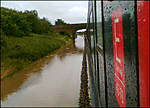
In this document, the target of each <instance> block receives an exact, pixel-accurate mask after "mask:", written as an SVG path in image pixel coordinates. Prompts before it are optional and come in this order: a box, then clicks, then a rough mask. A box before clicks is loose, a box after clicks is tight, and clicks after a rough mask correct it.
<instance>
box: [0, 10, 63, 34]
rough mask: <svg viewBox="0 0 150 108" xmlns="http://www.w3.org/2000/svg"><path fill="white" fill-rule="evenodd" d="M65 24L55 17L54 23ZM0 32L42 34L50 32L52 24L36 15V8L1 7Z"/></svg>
mask: <svg viewBox="0 0 150 108" xmlns="http://www.w3.org/2000/svg"><path fill="white" fill-rule="evenodd" d="M60 24H66V23H65V22H64V21H63V20H62V19H57V20H56V21H55V25H60ZM0 28H1V34H2V35H6V36H18V37H21V36H26V35H29V34H30V33H36V34H43V33H48V32H52V31H53V30H52V24H51V22H50V21H48V19H46V18H45V17H43V18H42V19H40V18H39V17H38V12H37V11H36V10H31V11H28V10H26V11H24V12H22V11H17V10H13V9H8V8H4V7H1V27H0Z"/></svg>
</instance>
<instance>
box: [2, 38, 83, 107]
mask: <svg viewBox="0 0 150 108" xmlns="http://www.w3.org/2000/svg"><path fill="white" fill-rule="evenodd" d="M83 42H84V40H83V37H81V36H78V38H77V39H76V40H75V44H74V45H71V46H68V47H66V48H63V49H60V50H58V51H57V52H55V53H53V54H51V55H49V56H46V57H44V58H42V59H40V60H39V61H37V62H35V63H33V64H31V65H30V66H29V67H28V68H26V69H24V70H22V71H21V72H18V73H16V74H14V75H13V76H12V77H9V78H7V79H5V80H4V81H2V82H1V98H2V100H3V101H2V106H78V99H79V90H80V71H81V62H82V61H81V60H82V52H83Z"/></svg>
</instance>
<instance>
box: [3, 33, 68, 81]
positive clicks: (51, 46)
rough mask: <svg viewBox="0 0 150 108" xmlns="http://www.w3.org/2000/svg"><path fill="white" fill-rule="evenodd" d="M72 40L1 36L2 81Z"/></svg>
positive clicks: (58, 37) (36, 36) (52, 36)
mask: <svg viewBox="0 0 150 108" xmlns="http://www.w3.org/2000/svg"><path fill="white" fill-rule="evenodd" d="M70 40H71V39H70V38H69V37H67V36H63V35H59V34H57V35H56V34H53V35H37V34H31V35H30V36H24V37H13V36H1V80H3V79H4V78H6V77H9V76H11V75H13V74H14V73H15V72H17V71H19V70H21V69H23V68H24V67H26V66H28V65H29V64H30V63H32V62H33V61H36V60H38V59H39V58H41V57H43V56H46V55H48V54H49V53H51V52H53V51H55V50H56V49H59V48H60V47H61V46H63V45H65V44H66V41H70Z"/></svg>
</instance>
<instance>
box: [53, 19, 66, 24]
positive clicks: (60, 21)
mask: <svg viewBox="0 0 150 108" xmlns="http://www.w3.org/2000/svg"><path fill="white" fill-rule="evenodd" d="M65 24H67V23H65V22H64V20H62V19H57V20H56V21H55V25H65Z"/></svg>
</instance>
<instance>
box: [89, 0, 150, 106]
mask: <svg viewBox="0 0 150 108" xmlns="http://www.w3.org/2000/svg"><path fill="white" fill-rule="evenodd" d="M89 7H90V8H89V12H88V25H87V31H88V36H87V40H88V42H87V44H89V45H88V46H89V50H90V51H91V52H93V53H92V55H91V56H88V60H90V61H92V62H91V64H89V67H91V68H92V69H93V70H90V72H91V73H92V75H93V78H94V87H95V90H96V91H97V92H95V93H94V95H95V97H96V98H95V101H94V102H95V103H94V104H93V106H102V107H105V106H106V107H107V106H108V107H119V106H120V107H129V106H130V107H131V106H132V107H138V106H149V2H145V1H140V2H137V1H102V2H100V1H89ZM146 10H148V11H146ZM91 29H92V31H93V32H92V33H91V32H90V30H91ZM91 36H92V39H91ZM91 44H93V45H91ZM91 46H93V49H91ZM90 51H89V52H90ZM89 55H90V54H89ZM91 94H92V93H91ZM97 101H99V102H97Z"/></svg>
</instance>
